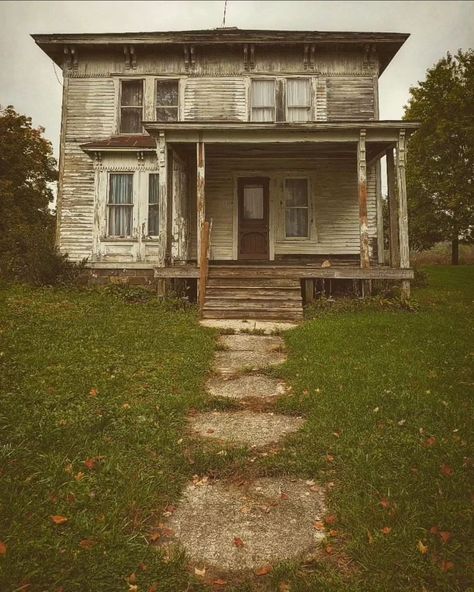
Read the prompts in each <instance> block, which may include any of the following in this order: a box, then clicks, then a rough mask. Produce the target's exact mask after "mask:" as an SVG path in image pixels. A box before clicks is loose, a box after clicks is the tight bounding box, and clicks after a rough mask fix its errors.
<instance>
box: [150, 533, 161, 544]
mask: <svg viewBox="0 0 474 592" xmlns="http://www.w3.org/2000/svg"><path fill="white" fill-rule="evenodd" d="M160 536H161V534H160V533H159V532H153V533H152V534H150V535H149V537H148V540H149V541H151V542H152V543H154V542H156V541H157V540H158V539H159V538H160Z"/></svg>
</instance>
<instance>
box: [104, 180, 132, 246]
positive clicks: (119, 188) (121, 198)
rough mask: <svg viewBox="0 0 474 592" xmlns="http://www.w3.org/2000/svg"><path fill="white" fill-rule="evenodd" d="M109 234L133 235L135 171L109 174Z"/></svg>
mask: <svg viewBox="0 0 474 592" xmlns="http://www.w3.org/2000/svg"><path fill="white" fill-rule="evenodd" d="M107 211H108V235H109V236H121V237H126V236H131V235H132V218H133V173H111V174H110V175H109V198H108V201H107Z"/></svg>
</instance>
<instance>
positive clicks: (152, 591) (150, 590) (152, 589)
mask: <svg viewBox="0 0 474 592" xmlns="http://www.w3.org/2000/svg"><path fill="white" fill-rule="evenodd" d="M148 592H158V588H157V587H156V586H150V587H149V588H148Z"/></svg>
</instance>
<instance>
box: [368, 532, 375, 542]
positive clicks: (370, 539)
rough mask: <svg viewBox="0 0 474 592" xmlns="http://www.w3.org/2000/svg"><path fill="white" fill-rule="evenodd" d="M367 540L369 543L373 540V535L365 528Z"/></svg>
mask: <svg viewBox="0 0 474 592" xmlns="http://www.w3.org/2000/svg"><path fill="white" fill-rule="evenodd" d="M367 540H368V541H369V545H371V544H372V543H373V542H374V537H373V536H372V535H371V534H370V530H367Z"/></svg>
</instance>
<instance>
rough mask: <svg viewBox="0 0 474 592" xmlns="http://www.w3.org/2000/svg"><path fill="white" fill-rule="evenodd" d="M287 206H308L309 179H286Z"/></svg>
mask: <svg viewBox="0 0 474 592" xmlns="http://www.w3.org/2000/svg"><path fill="white" fill-rule="evenodd" d="M285 194H286V207H295V206H299V207H308V181H307V179H285Z"/></svg>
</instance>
